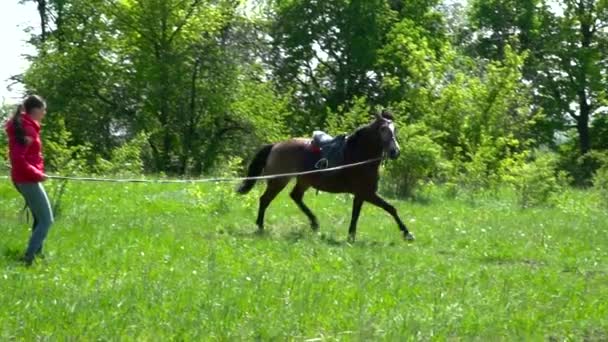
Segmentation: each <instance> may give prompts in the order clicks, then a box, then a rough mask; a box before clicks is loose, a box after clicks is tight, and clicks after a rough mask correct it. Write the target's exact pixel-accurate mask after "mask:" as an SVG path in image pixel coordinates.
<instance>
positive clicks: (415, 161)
mask: <svg viewBox="0 0 608 342" xmlns="http://www.w3.org/2000/svg"><path fill="white" fill-rule="evenodd" d="M398 135H399V142H400V144H401V155H400V156H399V158H398V159H396V160H393V161H390V162H388V163H387V166H386V169H385V174H384V176H385V177H386V180H385V181H384V182H383V188H384V190H385V191H387V192H389V193H390V194H392V195H396V196H400V197H413V196H414V195H415V192H416V189H417V188H418V187H419V186H420V185H421V184H422V183H424V182H425V181H426V180H429V179H431V178H432V177H433V176H435V175H437V174H438V173H439V172H440V171H441V170H443V169H444V168H445V166H446V164H445V162H444V160H443V158H442V150H441V147H440V146H439V145H438V144H437V143H435V142H434V141H433V139H431V138H430V137H429V136H428V133H425V127H424V126H422V125H410V126H405V127H402V129H401V130H399V133H398Z"/></svg>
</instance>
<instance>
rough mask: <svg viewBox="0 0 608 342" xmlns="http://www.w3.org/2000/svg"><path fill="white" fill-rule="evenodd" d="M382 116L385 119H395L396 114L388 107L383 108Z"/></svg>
mask: <svg viewBox="0 0 608 342" xmlns="http://www.w3.org/2000/svg"><path fill="white" fill-rule="evenodd" d="M380 116H381V117H382V118H384V119H387V120H391V121H395V116H394V115H393V113H391V112H390V111H388V110H386V109H383V110H382V114H380Z"/></svg>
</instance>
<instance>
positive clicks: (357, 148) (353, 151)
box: [348, 132, 382, 162]
mask: <svg viewBox="0 0 608 342" xmlns="http://www.w3.org/2000/svg"><path fill="white" fill-rule="evenodd" d="M361 133H363V132H361ZM351 139H352V140H351V143H350V144H348V148H349V149H350V158H351V159H352V161H353V162H361V161H367V160H371V159H375V158H380V157H382V146H379V145H378V143H376V142H374V141H373V139H371V138H370V137H368V136H365V135H364V134H360V135H359V136H356V137H352V138H351Z"/></svg>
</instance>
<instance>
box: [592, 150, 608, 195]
mask: <svg viewBox="0 0 608 342" xmlns="http://www.w3.org/2000/svg"><path fill="white" fill-rule="evenodd" d="M595 157H596V158H595V159H596V160H598V161H599V162H600V163H601V166H600V167H599V168H598V169H597V171H595V174H594V175H593V186H594V188H595V189H596V190H597V191H598V192H599V194H600V201H601V202H602V203H603V204H604V206H608V153H606V152H604V153H596V154H595Z"/></svg>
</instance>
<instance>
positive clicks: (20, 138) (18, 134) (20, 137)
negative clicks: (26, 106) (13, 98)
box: [13, 105, 26, 145]
mask: <svg viewBox="0 0 608 342" xmlns="http://www.w3.org/2000/svg"><path fill="white" fill-rule="evenodd" d="M22 109H23V105H19V106H17V111H15V115H13V129H14V130H15V139H17V142H18V143H19V144H21V145H25V143H26V142H25V130H24V129H23V123H22V122H21V111H22Z"/></svg>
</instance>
